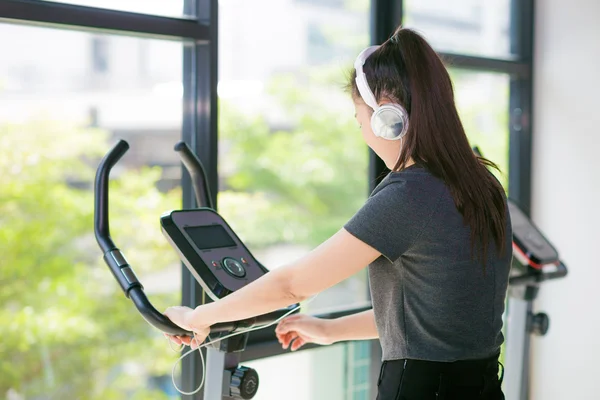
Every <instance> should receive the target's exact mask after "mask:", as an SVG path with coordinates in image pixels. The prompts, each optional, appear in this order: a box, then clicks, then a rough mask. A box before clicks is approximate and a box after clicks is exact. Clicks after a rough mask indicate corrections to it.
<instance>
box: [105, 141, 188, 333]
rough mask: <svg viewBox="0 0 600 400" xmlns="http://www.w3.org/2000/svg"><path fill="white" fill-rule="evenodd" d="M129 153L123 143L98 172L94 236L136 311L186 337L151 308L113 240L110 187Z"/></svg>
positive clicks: (148, 319)
mask: <svg viewBox="0 0 600 400" xmlns="http://www.w3.org/2000/svg"><path fill="white" fill-rule="evenodd" d="M127 150H129V144H127V142H126V141H124V140H120V141H119V142H118V143H117V144H116V145H115V146H114V147H113V148H112V149H111V150H110V151H109V152H108V153H107V154H106V155H105V156H104V158H103V159H102V161H100V164H99V165H98V170H97V171H96V180H95V184H94V233H95V235H96V241H97V242H98V245H99V246H100V249H102V252H103V253H104V261H105V262H106V264H107V265H108V268H109V269H110V270H111V272H112V274H113V276H114V277H115V279H116V280H117V282H119V285H120V286H121V289H123V292H124V293H125V295H126V296H127V297H129V298H130V299H131V300H132V301H133V304H135V306H136V308H137V309H138V311H139V312H140V314H142V316H143V317H144V319H145V320H146V321H148V323H149V324H150V325H152V326H154V327H156V328H158V329H160V330H161V331H163V332H166V333H170V334H172V335H181V336H186V335H190V332H187V331H185V330H183V329H182V328H180V327H179V326H177V325H175V324H174V323H173V322H171V320H169V319H168V318H167V317H166V316H165V315H164V314H162V313H160V312H158V311H157V310H156V308H154V307H153V306H152V304H151V303H150V301H149V300H148V298H147V297H146V294H145V293H144V289H143V287H142V284H141V283H140V281H139V280H138V279H137V277H136V276H135V273H134V272H133V269H132V268H131V266H130V265H129V263H128V262H127V260H126V259H125V256H124V255H123V253H122V252H121V251H120V250H119V249H118V248H117V246H115V244H114V242H113V241H112V239H111V237H110V228H109V223H108V221H109V218H108V198H109V196H108V184H109V175H110V171H111V169H112V168H113V167H114V166H115V164H116V163H117V162H118V161H119V160H120V159H121V157H123V155H124V154H125V153H126V152H127Z"/></svg>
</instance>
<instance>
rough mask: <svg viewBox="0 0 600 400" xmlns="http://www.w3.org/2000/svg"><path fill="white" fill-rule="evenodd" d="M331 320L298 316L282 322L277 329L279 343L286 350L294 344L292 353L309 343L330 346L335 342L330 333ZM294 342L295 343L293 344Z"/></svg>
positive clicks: (304, 315) (303, 315)
mask: <svg viewBox="0 0 600 400" xmlns="http://www.w3.org/2000/svg"><path fill="white" fill-rule="evenodd" d="M330 324H331V320H327V319H320V318H316V317H311V316H309V315H306V314H296V315H292V316H291V317H287V318H286V319H284V320H283V321H281V322H280V323H279V324H278V325H277V328H276V329H275V334H276V335H277V339H279V343H281V346H282V347H283V348H284V349H287V348H288V347H289V346H290V343H291V344H292V351H295V350H298V349H299V348H300V347H302V346H304V345H305V344H307V343H315V344H322V345H328V344H332V343H333V342H334V340H333V338H331V337H330V336H331V335H330V333H329V329H328V328H329V325H330ZM292 342H293V343H292Z"/></svg>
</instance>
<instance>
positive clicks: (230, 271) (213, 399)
mask: <svg viewBox="0 0 600 400" xmlns="http://www.w3.org/2000/svg"><path fill="white" fill-rule="evenodd" d="M128 149H129V145H128V144H127V142H125V141H123V140H121V141H119V142H118V143H117V144H116V145H115V146H114V147H113V148H112V149H111V150H110V151H109V152H108V153H107V154H106V155H105V156H104V158H103V159H102V160H101V162H100V164H99V166H98V169H97V172H96V180H95V185H94V197H95V199H94V232H95V236H96V240H97V242H98V245H99V246H100V249H101V250H102V253H103V254H104V261H105V263H106V264H107V265H108V267H109V269H110V270H111V272H112V273H113V275H114V277H115V279H116V280H117V282H118V283H119V286H120V287H121V289H122V290H123V293H124V294H125V296H127V297H128V298H129V299H131V301H132V302H133V304H134V305H135V307H136V308H137V310H138V311H139V312H140V314H141V315H142V317H143V318H144V319H145V320H146V321H147V322H148V323H149V324H150V325H152V326H153V327H155V328H157V329H158V330H160V331H162V332H165V333H168V334H171V335H178V336H193V333H192V332H188V331H186V330H184V329H182V328H180V327H179V326H177V325H175V324H174V323H173V322H171V320H169V319H168V318H167V317H166V316H165V315H164V314H162V313H161V312H159V311H157V310H156V308H154V306H153V305H152V304H151V303H150V301H149V300H148V298H147V296H146V294H145V293H144V288H143V286H142V284H141V282H140V281H139V279H138V278H137V276H136V274H135V272H134V271H133V268H132V266H131V265H130V264H129V263H128V262H127V260H126V258H125V256H124V255H123V252H122V251H121V250H120V249H119V248H118V247H117V246H116V245H115V243H114V242H113V240H112V239H111V237H110V229H109V214H108V211H109V207H108V205H109V193H108V182H109V175H110V171H111V169H112V168H113V167H114V166H115V164H116V163H117V162H118V161H119V160H120V159H121V157H123V155H124V154H125V153H126V152H127V150H128ZM175 151H177V153H178V154H179V156H180V158H181V160H182V162H183V165H184V166H185V168H186V169H187V170H188V172H189V173H190V176H191V178H192V185H193V187H194V192H195V195H196V200H197V204H198V206H199V208H196V209H189V210H176V211H170V212H167V213H165V214H163V215H162V216H161V218H160V223H161V229H162V232H163V234H164V236H165V237H166V239H167V240H168V242H169V243H170V244H171V246H172V247H173V248H174V249H175V251H176V252H177V254H178V255H179V257H180V259H181V260H182V261H183V263H184V265H185V266H186V267H187V268H188V270H189V271H190V273H191V274H192V276H194V278H195V279H196V281H197V282H198V283H199V284H200V286H202V288H203V290H204V292H205V293H206V294H207V295H208V296H209V297H210V299H211V300H212V301H218V300H219V299H221V298H223V297H225V296H227V295H228V294H229V293H232V292H234V291H236V290H238V289H240V288H242V287H244V286H245V285H247V284H248V283H250V282H252V281H254V280H256V279H258V278H260V277H261V276H263V275H264V274H266V273H268V270H267V269H266V268H265V267H264V266H263V265H262V264H260V263H259V262H258V261H257V260H256V259H255V258H254V256H253V255H252V254H251V253H250V251H249V250H248V248H247V247H246V246H245V245H244V244H243V243H242V241H241V240H240V239H239V237H238V236H237V235H236V234H235V232H234V231H233V230H232V229H231V227H230V226H229V225H228V224H227V222H226V221H225V220H224V219H223V218H222V217H221V216H220V215H219V214H218V213H217V212H216V211H215V209H214V206H213V204H212V202H211V196H210V193H209V189H208V185H207V181H206V174H205V171H204V168H203V166H202V163H201V162H200V160H199V159H198V158H197V157H196V156H195V155H194V153H193V152H192V151H191V150H190V148H189V147H188V146H187V145H186V144H185V143H184V142H179V143H178V144H177V145H176V146H175ZM298 309H299V306H298V304H294V305H291V306H289V307H287V308H284V309H280V310H277V311H274V312H271V313H269V314H265V315H261V316H258V317H254V318H249V319H246V320H243V321H236V322H231V323H222V324H216V325H213V326H212V327H211V334H216V335H221V336H227V337H228V338H225V339H223V340H219V341H218V342H217V343H215V344H213V345H211V346H210V347H207V350H206V353H207V362H206V384H205V386H204V400H221V399H223V398H227V399H229V398H233V399H252V398H253V397H254V395H255V394H256V392H257V390H258V385H259V378H258V373H257V372H256V371H255V370H254V369H252V368H247V367H244V366H240V365H239V361H240V352H241V351H243V350H244V349H245V347H246V343H247V340H248V336H249V333H248V331H249V330H250V329H252V328H260V327H264V326H266V325H268V324H271V323H273V322H275V321H277V320H279V319H281V318H282V317H284V316H286V315H288V314H291V313H293V312H297V311H298ZM236 332H241V333H240V334H237V335H235V336H233V335H231V334H232V333H236ZM229 336H231V337H229ZM211 339H212V340H213V341H214V337H213V338H211Z"/></svg>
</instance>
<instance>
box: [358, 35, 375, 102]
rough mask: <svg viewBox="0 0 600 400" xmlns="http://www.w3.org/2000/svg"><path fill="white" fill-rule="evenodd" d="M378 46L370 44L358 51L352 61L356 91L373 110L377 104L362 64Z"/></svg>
mask: <svg viewBox="0 0 600 400" xmlns="http://www.w3.org/2000/svg"><path fill="white" fill-rule="evenodd" d="M378 48H379V46H370V47H367V48H366V49H364V50H363V51H361V52H360V54H359V55H358V57H356V61H354V69H355V70H356V87H357V88H358V93H360V97H362V99H363V100H364V102H365V103H367V105H368V106H369V107H371V108H372V109H373V111H375V110H377V109H378V108H379V106H378V105H377V100H376V99H375V95H374V94H373V92H372V91H371V88H369V84H368V83H367V76H366V75H365V73H364V72H363V65H365V62H366V61H367V59H368V58H369V56H370V55H371V54H373V53H374V52H375V50H377V49H378Z"/></svg>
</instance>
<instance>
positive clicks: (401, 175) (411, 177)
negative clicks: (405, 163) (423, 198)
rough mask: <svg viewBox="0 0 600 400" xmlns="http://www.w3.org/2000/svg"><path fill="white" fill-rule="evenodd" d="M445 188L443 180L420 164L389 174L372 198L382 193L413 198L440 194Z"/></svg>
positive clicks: (372, 194)
mask: <svg viewBox="0 0 600 400" xmlns="http://www.w3.org/2000/svg"><path fill="white" fill-rule="evenodd" d="M443 187H445V185H444V182H443V181H442V180H441V179H438V178H437V177H435V176H434V175H433V174H432V173H431V172H429V170H428V169H427V168H426V167H424V166H422V165H419V164H413V165H411V166H409V167H407V168H405V169H403V170H400V171H391V172H389V173H388V174H387V175H386V176H385V177H384V178H383V180H382V181H381V182H380V183H379V185H377V187H376V188H375V189H374V190H373V192H372V193H371V196H374V195H376V194H377V193H380V192H382V191H384V192H388V193H392V192H394V193H396V194H401V193H405V194H411V196H410V197H411V198H414V197H415V196H416V197H419V195H430V194H431V192H437V193H440V191H441V190H442V188H443Z"/></svg>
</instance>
